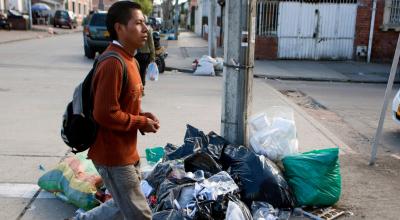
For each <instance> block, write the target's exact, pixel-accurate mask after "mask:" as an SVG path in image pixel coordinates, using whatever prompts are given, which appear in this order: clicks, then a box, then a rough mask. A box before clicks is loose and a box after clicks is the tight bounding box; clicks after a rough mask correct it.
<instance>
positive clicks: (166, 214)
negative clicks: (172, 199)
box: [152, 209, 189, 220]
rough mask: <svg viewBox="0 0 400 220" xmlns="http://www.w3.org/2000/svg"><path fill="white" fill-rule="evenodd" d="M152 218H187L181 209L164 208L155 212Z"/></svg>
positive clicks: (159, 219)
mask: <svg viewBox="0 0 400 220" xmlns="http://www.w3.org/2000/svg"><path fill="white" fill-rule="evenodd" d="M152 219H153V220H186V219H189V218H187V217H185V214H184V213H183V212H182V211H178V210H173V209H171V210H164V211H161V212H156V213H154V214H153V217H152Z"/></svg>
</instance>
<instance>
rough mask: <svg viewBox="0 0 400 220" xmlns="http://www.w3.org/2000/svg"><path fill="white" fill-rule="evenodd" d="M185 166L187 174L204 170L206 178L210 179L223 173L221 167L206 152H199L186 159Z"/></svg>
mask: <svg viewBox="0 0 400 220" xmlns="http://www.w3.org/2000/svg"><path fill="white" fill-rule="evenodd" d="M184 164H185V171H186V172H193V173H194V172H196V171H197V170H203V171H204V177H205V178H209V177H210V176H212V175H214V174H217V173H219V172H221V171H222V167H221V165H219V164H218V163H217V162H215V160H214V159H213V158H212V157H211V156H210V155H209V154H207V153H205V152H197V153H195V154H192V155H190V156H189V157H187V158H186V159H185V161H184Z"/></svg>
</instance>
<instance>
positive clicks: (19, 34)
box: [0, 25, 82, 44]
mask: <svg viewBox="0 0 400 220" xmlns="http://www.w3.org/2000/svg"><path fill="white" fill-rule="evenodd" d="M81 31H82V27H81V26H78V28H76V29H64V28H54V27H53V26H46V25H33V27H32V30H27V31H23V30H11V31H7V30H0V44H4V43H11V42H16V41H21V40H31V39H39V38H46V37H52V36H57V35H61V34H71V33H76V32H81Z"/></svg>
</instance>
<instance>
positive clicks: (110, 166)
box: [74, 1, 159, 220]
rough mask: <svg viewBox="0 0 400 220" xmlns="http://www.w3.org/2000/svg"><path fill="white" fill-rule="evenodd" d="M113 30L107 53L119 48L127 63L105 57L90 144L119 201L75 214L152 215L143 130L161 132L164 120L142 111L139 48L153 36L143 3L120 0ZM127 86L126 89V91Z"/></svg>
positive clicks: (96, 85)
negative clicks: (140, 139)
mask: <svg viewBox="0 0 400 220" xmlns="http://www.w3.org/2000/svg"><path fill="white" fill-rule="evenodd" d="M106 24H107V30H108V32H109V33H110V37H111V38H112V40H113V42H112V43H111V44H110V45H109V46H108V48H107V49H106V51H105V52H107V51H113V52H117V53H118V54H119V56H120V57H121V58H123V60H124V62H125V66H126V73H127V83H126V86H123V83H122V82H123V65H122V63H121V62H120V61H119V60H118V59H116V58H114V57H111V58H107V59H106V60H104V61H102V62H101V63H100V64H99V65H98V67H97V70H96V73H95V75H94V78H93V84H92V89H93V96H94V103H93V117H94V119H95V121H96V122H97V124H98V125H99V129H98V134H97V137H96V141H95V143H94V145H93V146H91V148H90V149H89V153H88V157H89V158H90V159H91V160H92V161H93V163H94V164H95V166H96V168H97V170H98V171H99V173H100V175H101V177H102V178H103V181H104V184H105V186H106V187H107V189H108V190H109V191H110V193H111V195H112V197H113V200H109V201H107V202H106V203H103V204H102V205H100V206H99V207H96V208H95V209H93V210H91V211H88V212H86V213H80V214H77V216H75V217H74V219H77V220H79V219H96V220H101V219H126V220H127V219H129V220H131V219H151V210H150V208H149V206H148V204H147V201H146V198H145V197H144V195H143V193H142V192H141V188H140V170H139V165H140V161H139V160H140V158H139V154H138V151H137V131H138V130H140V131H141V132H142V133H143V132H144V133H148V132H152V133H155V132H157V130H158V129H159V121H158V119H157V118H156V117H155V116H154V115H153V114H152V113H149V112H146V113H142V112H141V97H142V91H143V85H142V82H141V79H140V74H139V70H138V66H137V64H136V62H135V61H134V57H133V55H134V53H135V51H136V50H137V49H138V48H140V47H142V46H143V45H144V44H145V42H146V41H147V38H148V37H151V36H148V35H147V31H148V29H147V27H146V24H145V20H144V16H143V13H142V11H141V7H140V5H139V4H137V3H134V2H131V1H119V2H116V3H114V4H113V5H112V6H111V7H110V9H109V11H108V14H107V18H106ZM121 91H122V92H121Z"/></svg>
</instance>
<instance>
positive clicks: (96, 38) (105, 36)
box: [83, 11, 111, 59]
mask: <svg viewBox="0 0 400 220" xmlns="http://www.w3.org/2000/svg"><path fill="white" fill-rule="evenodd" d="M106 16H107V12H105V11H98V12H94V13H93V14H91V15H90V16H88V17H87V24H86V25H84V27H83V47H84V51H85V56H86V57H88V58H90V59H93V58H94V57H95V55H96V52H99V53H102V52H103V51H104V50H105V49H106V48H107V46H108V45H109V44H110V41H111V38H110V33H108V31H107V27H106Z"/></svg>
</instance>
